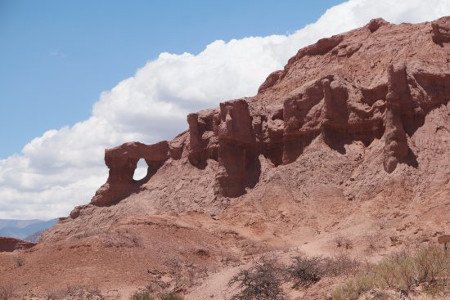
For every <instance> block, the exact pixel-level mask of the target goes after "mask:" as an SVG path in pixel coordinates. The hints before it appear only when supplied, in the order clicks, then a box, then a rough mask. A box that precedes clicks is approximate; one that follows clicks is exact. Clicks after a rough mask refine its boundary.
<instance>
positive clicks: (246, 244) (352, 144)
mask: <svg viewBox="0 0 450 300" xmlns="http://www.w3.org/2000/svg"><path fill="white" fill-rule="evenodd" d="M218 80H220V78H218ZM149 122H151V120H149ZM187 122H188V124H189V130H187V131H186V132H183V133H180V134H179V135H178V136H177V137H175V138H174V139H173V140H171V141H162V142H160V143H157V144H154V145H146V144H142V143H139V142H130V143H127V144H124V145H121V146H118V147H116V148H113V149H108V150H106V152H105V163H106V165H107V166H108V168H109V178H108V180H107V182H106V183H105V184H104V185H103V186H102V187H100V188H99V190H98V191H97V193H96V194H95V195H94V196H93V198H92V201H91V203H90V204H88V205H83V206H79V207H76V208H75V209H74V210H73V211H72V212H71V214H70V216H68V217H67V218H64V219H61V220H60V222H59V223H58V224H57V225H55V226H54V227H53V228H51V229H50V230H49V231H47V232H46V233H45V234H44V235H43V237H42V240H41V241H40V242H39V243H38V244H37V245H36V246H34V247H32V248H30V249H27V250H17V251H14V252H3V253H0V287H2V286H3V287H8V288H9V289H10V290H11V291H12V294H14V295H16V296H18V297H20V298H21V299H22V296H23V295H27V296H30V297H31V296H34V297H38V298H39V297H41V298H44V299H54V298H57V299H59V298H64V297H66V298H83V297H84V298H88V297H91V298H90V299H97V298H95V297H100V296H99V295H102V297H103V298H106V299H129V297H130V296H131V295H132V294H133V293H134V292H136V291H137V290H139V289H147V290H151V291H152V292H155V293H162V292H177V293H179V294H182V295H183V296H184V297H185V299H192V300H200V299H231V298H232V297H233V296H235V295H238V294H239V292H240V291H241V290H242V289H241V288H240V287H239V285H238V284H233V283H231V284H229V283H230V280H231V279H232V278H235V276H236V275H237V274H240V273H239V272H240V271H242V270H246V269H248V268H251V267H252V266H254V265H255V263H258V262H260V261H261V259H263V260H271V261H274V262H276V264H288V263H289V261H291V260H292V259H293V258H294V257H298V256H299V255H306V256H309V257H313V256H322V257H336V256H339V257H341V258H342V257H343V255H345V257H346V259H348V260H356V261H359V262H360V263H361V264H363V263H364V264H367V263H374V262H377V261H380V260H381V259H383V257H387V256H389V255H391V254H392V253H397V252H399V251H401V250H405V249H406V250H411V251H412V250H415V249H420V248H421V247H425V246H430V245H435V244H437V239H438V237H439V236H441V235H443V234H445V233H447V234H449V233H450V17H444V18H441V19H439V20H436V21H434V22H427V23H421V24H399V25H395V24H390V23H387V22H385V21H384V20H382V19H375V20H372V21H371V22H370V23H369V24H367V25H366V26H364V27H362V28H359V29H356V30H353V31H350V32H347V33H343V34H340V35H336V36H333V37H330V38H326V39H321V40H319V41H318V42H317V43H316V44H313V45H311V46H308V47H306V48H303V49H300V50H299V51H298V53H297V54H296V55H295V56H294V57H292V58H291V59H290V60H289V62H288V63H287V64H286V66H285V67H284V69H283V70H279V71H275V72H273V73H272V74H271V75H269V77H268V78H267V79H266V81H265V82H264V83H263V84H262V85H261V87H260V89H259V92H258V94H257V95H256V96H254V97H249V98H242V99H236V100H230V101H225V102H223V103H220V106H219V108H214V109H210V110H205V111H200V112H197V113H192V114H189V115H188V116H187ZM140 159H144V160H145V161H146V162H147V164H148V173H147V176H146V177H145V178H143V179H142V180H139V181H135V180H133V174H134V171H135V169H136V166H137V163H138V161H139V160H140ZM61 201H64V199H61ZM0 242H1V241H0ZM0 248H1V247H0ZM343 281H344V279H343V277H342V276H335V277H333V278H328V277H327V278H323V279H319V280H317V281H313V284H311V285H308V286H305V285H300V286H299V285H297V286H296V285H295V284H292V282H290V281H288V280H286V281H285V282H284V284H281V289H282V290H283V291H284V292H283V293H284V294H285V298H287V299H327V298H330V299H331V297H332V296H331V295H332V291H333V289H335V288H336V286H338V285H339V284H341V283H342V282H343ZM418 293H419V294H420V291H419V292H418ZM411 295H413V294H411ZM49 296H52V297H54V298H48V297H49ZM369 296H370V295H369ZM369 296H367V295H366V294H365V295H363V296H361V297H369ZM58 297H59V298H58ZM92 297H93V298H92ZM370 297H372V296H370ZM374 297H375V296H373V298H361V299H391V298H374ZM99 299H100V298H99ZM261 299H263V298H261ZM274 299H275V298H274ZM392 299H394V298H392ZM424 299H425V298H424Z"/></svg>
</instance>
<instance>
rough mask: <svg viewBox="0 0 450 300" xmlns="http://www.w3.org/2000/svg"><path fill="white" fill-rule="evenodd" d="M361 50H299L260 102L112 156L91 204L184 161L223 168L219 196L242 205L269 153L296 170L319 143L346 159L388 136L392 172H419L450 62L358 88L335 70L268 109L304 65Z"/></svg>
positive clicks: (416, 66) (109, 200)
mask: <svg viewBox="0 0 450 300" xmlns="http://www.w3.org/2000/svg"><path fill="white" fill-rule="evenodd" d="M449 24H450V23H449V18H448V17H446V18H442V19H440V20H437V21H435V22H433V23H431V25H429V26H430V27H429V30H430V32H431V35H430V36H429V39H430V41H432V42H434V43H437V44H439V45H440V46H441V47H444V46H442V45H443V44H446V43H448V42H449V41H450V39H449V33H448V32H449V28H450V27H449V26H450V25H449ZM382 26H392V25H389V23H387V22H386V21H384V20H382V19H375V20H372V21H371V22H370V23H369V24H368V25H367V26H366V28H367V30H368V32H369V33H368V35H369V36H370V35H373V34H377V32H379V28H380V27H382ZM361 47H362V43H360V42H356V43H353V44H352V43H349V42H346V35H336V36H333V37H330V38H325V39H321V40H319V41H318V42H317V43H316V44H313V45H311V46H308V47H306V48H303V49H301V50H299V51H298V53H297V54H296V55H295V56H294V57H292V58H291V59H290V60H289V62H288V64H287V65H286V67H285V68H284V70H280V71H276V72H274V73H272V74H270V75H269V77H268V78H267V80H266V81H265V82H264V83H263V84H262V85H261V87H260V88H259V92H258V95H257V96H256V97H254V98H247V99H239V100H233V101H226V102H223V103H221V104H220V108H219V109H218V110H217V109H215V110H206V111H202V112H199V113H193V114H190V115H189V116H188V118H187V122H188V124H189V130H188V132H187V133H185V134H182V135H181V136H179V137H177V138H176V139H175V140H173V141H171V142H166V141H163V142H160V143H157V144H155V145H144V144H141V143H136V142H135V143H127V144H124V145H122V146H119V147H117V148H114V149H109V150H106V154H105V162H106V165H107V166H108V167H109V169H110V172H109V178H108V181H107V182H106V183H105V185H103V186H102V187H101V188H100V189H99V190H98V191H97V193H96V195H95V196H94V197H93V199H92V202H91V203H92V204H94V205H96V206H108V205H112V204H116V203H118V202H119V201H120V200H121V199H124V198H125V197H127V196H129V195H130V194H132V193H135V192H137V191H138V190H139V187H140V186H141V185H142V184H145V183H146V182H147V181H148V180H149V179H150V178H151V176H152V175H153V174H154V173H155V172H156V171H157V170H158V168H159V167H161V166H162V165H163V164H164V162H165V161H167V160H168V159H169V158H170V159H172V160H178V159H182V158H183V157H187V158H188V160H189V162H190V163H191V164H192V166H193V167H196V168H200V169H203V168H204V167H205V166H206V165H207V161H208V160H210V159H212V160H216V161H218V163H219V166H220V168H219V169H218V171H217V173H216V175H215V180H216V183H217V184H216V194H217V195H219V196H223V197H238V196H240V195H242V194H244V193H245V189H246V188H251V187H253V186H255V184H257V182H258V181H259V175H260V161H259V159H258V157H259V156H260V155H263V156H264V157H266V158H267V159H268V160H270V161H271V163H272V164H274V165H275V166H277V165H280V164H289V163H292V162H294V161H296V160H297V159H298V157H299V156H300V155H301V154H302V152H303V150H304V149H305V147H307V146H308V145H309V144H310V143H311V141H312V140H313V139H315V138H316V137H317V136H319V135H320V136H321V137H322V138H323V140H324V142H325V143H326V144H327V145H328V146H329V147H331V148H332V149H335V150H337V151H338V152H341V153H343V152H344V151H345V150H344V145H345V144H349V143H351V142H352V141H361V142H362V143H363V144H364V145H369V144H370V143H371V142H372V141H373V140H374V139H375V138H377V139H379V138H383V139H384V141H385V146H384V151H383V156H384V159H383V166H384V169H385V171H386V172H387V173H392V172H394V170H395V169H396V167H397V165H398V164H399V163H405V164H408V165H416V164H417V161H416V159H415V154H414V153H413V152H412V151H411V149H410V148H409V146H408V137H409V136H411V135H412V134H413V133H414V132H415V130H417V128H419V127H420V126H422V124H423V121H424V118H425V116H426V115H427V114H428V113H429V112H430V111H431V110H433V109H435V108H437V107H439V106H441V105H445V104H446V103H447V102H448V101H449V96H448V95H449V91H450V68H449V61H448V57H447V61H442V62H439V63H438V62H427V63H424V61H423V60H420V59H416V60H414V59H409V60H400V59H399V60H398V61H392V62H389V63H388V64H385V65H380V66H378V68H377V69H381V71H382V73H384V74H383V75H382V76H381V78H380V76H379V74H377V76H378V77H375V76H374V75H373V76H374V77H373V78H372V83H371V85H370V86H365V85H363V84H359V83H357V82H355V81H352V80H349V79H348V78H345V77H344V76H342V74H340V73H342V71H339V72H338V71H335V72H333V69H332V68H330V70H329V72H328V74H326V75H324V76H319V77H318V78H317V77H316V78H315V79H314V80H311V81H308V82H304V83H303V84H300V85H299V86H298V87H295V88H293V89H292V88H291V90H290V91H289V92H288V93H283V94H281V96H280V95H278V97H277V99H274V100H273V101H272V102H273V104H272V105H261V104H262V103H260V102H261V101H260V102H258V100H259V99H264V96H265V95H266V94H269V93H270V92H271V90H275V88H276V86H277V85H280V83H281V82H283V81H284V80H285V79H286V76H288V74H290V73H292V70H294V69H296V68H298V66H297V65H298V64H299V63H300V62H301V61H304V60H307V59H308V58H310V57H321V56H325V55H328V56H330V57H331V58H333V57H335V59H337V60H339V59H341V58H349V57H351V56H352V55H354V54H355V53H356V52H357V51H360V49H361ZM445 47H448V45H445ZM445 49H448V48H445ZM445 51H446V50H444V52H445ZM374 74H375V73H374ZM368 76H371V75H370V74H369V75H368ZM169 145H172V146H169ZM140 158H144V159H145V160H146V162H147V164H148V166H149V167H148V173H147V176H146V177H145V178H144V179H142V180H140V181H138V182H136V181H134V180H133V173H134V170H135V169H136V164H137V161H138V160H139V159H140Z"/></svg>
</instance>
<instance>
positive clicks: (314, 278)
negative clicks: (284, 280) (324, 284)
mask: <svg viewBox="0 0 450 300" xmlns="http://www.w3.org/2000/svg"><path fill="white" fill-rule="evenodd" d="M359 265H360V264H359V262H357V261H356V260H353V259H351V258H349V257H348V256H345V255H340V256H336V257H327V258H322V257H318V256H316V257H306V256H298V257H294V262H293V264H292V265H291V266H290V267H289V268H288V273H289V275H290V278H291V279H292V280H293V282H294V285H293V287H294V288H296V289H297V288H300V287H306V288H308V287H309V286H311V285H313V284H314V283H316V282H318V281H319V280H320V279H322V277H335V276H341V275H344V274H348V273H350V272H353V271H354V270H356V268H357V267H358V266H359Z"/></svg>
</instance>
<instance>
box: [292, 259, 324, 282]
mask: <svg viewBox="0 0 450 300" xmlns="http://www.w3.org/2000/svg"><path fill="white" fill-rule="evenodd" d="M322 262H323V260H322V258H320V257H306V256H298V257H294V263H293V264H292V265H291V266H290V267H289V268H288V272H289V275H290V278H291V279H292V280H293V281H294V285H293V287H294V288H296V289H297V288H300V287H309V286H311V285H312V284H314V283H316V282H318V281H319V280H320V279H321V278H322V276H323V275H324V268H323V264H322Z"/></svg>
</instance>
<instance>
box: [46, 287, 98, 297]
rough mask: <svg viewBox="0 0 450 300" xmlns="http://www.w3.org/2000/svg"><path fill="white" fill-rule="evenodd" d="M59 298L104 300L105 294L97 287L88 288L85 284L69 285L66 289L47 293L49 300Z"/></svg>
mask: <svg viewBox="0 0 450 300" xmlns="http://www.w3.org/2000/svg"><path fill="white" fill-rule="evenodd" d="M59 299H92V300H102V299H104V296H103V295H102V293H101V292H100V290H99V289H97V288H88V287H84V286H67V288H66V289H63V290H60V291H53V292H48V293H47V300H59Z"/></svg>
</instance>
